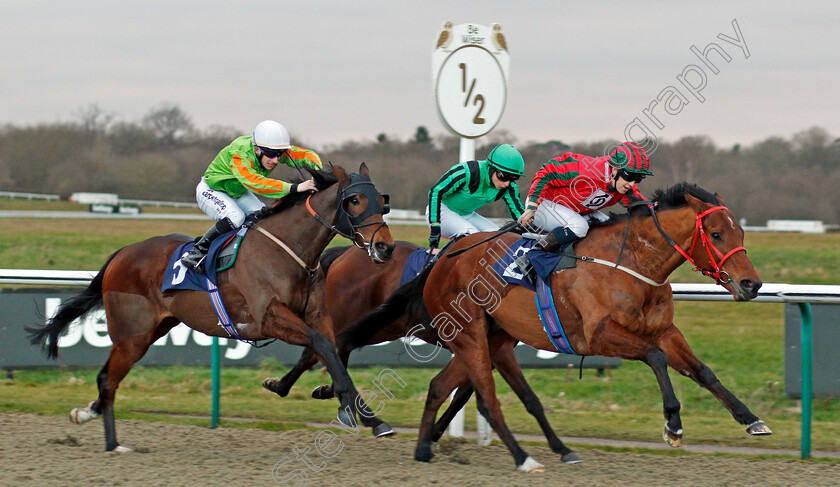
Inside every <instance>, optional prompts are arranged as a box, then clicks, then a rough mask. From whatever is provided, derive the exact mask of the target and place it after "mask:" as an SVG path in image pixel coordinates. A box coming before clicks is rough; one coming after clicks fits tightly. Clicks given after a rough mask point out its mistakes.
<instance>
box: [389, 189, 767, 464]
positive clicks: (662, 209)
mask: <svg viewBox="0 0 840 487" xmlns="http://www.w3.org/2000/svg"><path fill="white" fill-rule="evenodd" d="M653 202H655V203H657V205H658V210H657V211H656V212H655V213H653V212H651V211H650V210H649V209H648V208H647V207H645V208H641V207H638V208H633V209H631V211H630V213H629V214H628V215H625V216H614V217H613V218H612V219H611V220H610V221H608V222H606V223H603V224H597V225H594V226H593V227H592V229H591V230H590V232H589V235H588V236H587V238H586V239H584V240H581V241H579V242H577V243H576V244H575V246H574V250H575V253H576V254H577V255H578V256H586V257H589V258H590V259H589V260H588V261H584V262H580V263H578V265H577V266H576V267H574V268H570V269H565V270H562V271H557V272H554V273H552V274H551V277H550V284H551V290H552V297H553V300H554V303H555V305H556V308H557V314H558V316H559V318H560V322H561V323H562V324H563V328H564V329H565V334H566V337H567V339H568V342H569V344H570V345H571V346H572V348H573V349H574V351H575V352H577V353H579V354H581V355H603V356H607V357H619V358H623V359H628V360H641V361H643V362H645V363H646V364H648V366H650V368H651V369H652V370H653V372H654V375H655V376H656V379H657V381H658V383H659V387H660V390H661V393H662V399H663V407H664V415H665V419H666V423H665V431H664V433H663V438H664V439H665V441H666V442H667V443H668V444H669V445H671V446H679V445H680V444H681V441H682V420H681V419H680V413H679V411H680V403H679V401H678V400H677V397H676V395H675V394H674V389H673V387H672V385H671V381H670V378H669V376H668V370H667V367H668V365H670V366H671V367H672V368H674V369H675V370H677V371H678V372H679V373H681V374H683V375H685V376H688V377H690V378H691V379H693V380H694V381H695V382H697V383H698V384H699V385H701V386H702V387H704V388H706V389H708V390H709V391H710V392H711V393H712V394H714V396H715V397H716V398H718V400H719V401H720V402H721V403H722V404H723V405H724V406H725V407H726V408H727V409H728V410H729V411H730V413H731V414H732V416H733V417H734V418H735V420H736V421H737V422H738V423H740V424H742V425H745V426H746V429H747V432H748V433H749V434H751V435H768V434H771V431H770V429H769V428H767V426H766V425H765V424H764V422H763V421H761V420H760V419H759V418H758V417H756V415H755V414H753V413H752V412H751V411H750V410H749V409H748V408H747V407H746V406H745V405H744V404H743V403H742V402H741V401H740V400H738V398H736V397H735V396H734V395H733V394H732V393H731V392H730V391H729V390H727V389H726V388H725V387H724V386H723V385H722V384H721V383H720V382H719V381H718V379H717V377H715V375H714V373H713V372H712V371H711V370H710V369H709V368H708V367H707V366H706V365H704V364H703V362H701V361H700V360H699V359H698V358H697V357H696V356H695V355H694V353H693V352H692V351H691V348H690V347H689V345H688V343H686V341H685V339H684V338H683V335H682V333H680V331H679V330H678V329H677V327H676V325H675V324H674V322H673V319H674V303H673V295H672V293H671V288H670V286H669V285H667V284H668V276H669V275H670V274H671V273H672V272H673V271H674V270H675V269H676V268H677V267H679V266H680V265H681V264H682V263H683V262H684V261H685V260H686V259H688V260H690V261H691V262H692V263H693V264H694V265H695V266H696V267H697V268H698V269H699V270H701V271H702V272H703V273H704V274H706V275H710V276H712V277H714V278H715V279H716V280H717V282H718V283H719V284H721V285H723V286H724V287H725V288H726V289H727V290H729V292H730V293H732V295H733V297H734V298H735V300H736V301H746V300H750V299H753V298H755V297H756V296H757V293H758V289H759V288H760V287H761V280H760V278H759V276H758V273H757V272H756V270H755V268H754V267H753V264H752V262H751V261H750V259H749V258H748V257H747V254H746V251H745V249H744V247H743V241H744V232H743V230H742V229H741V227H740V226H739V225H738V223H736V220H735V218H734V216H733V215H732V213H731V212H730V211H729V210H728V209H727V208H726V207H725V206H723V201H722V200H721V199H720V198H719V197H718V196H717V195H713V194H711V193H709V192H708V191H706V190H704V189H702V188H699V187H697V186H694V185H688V184H685V183H683V184H679V185H676V186H674V187H672V188H670V189H668V190H666V191H658V192H657V193H656V194H655V195H654V199H653ZM486 237H487V236H486V234H474V235H470V236H468V237H466V238H464V239H462V240H460V241H458V242H457V243H456V244H455V245H453V246H452V248H451V250H450V252H456V251H458V250H459V249H465V248H467V247H470V246H473V245H475V244H478V245H475V246H474V247H473V248H470V250H469V251H467V252H464V253H461V254H460V255H457V256H452V257H451V258H442V259H441V260H440V261H439V262H438V264H437V265H435V266H434V267H433V268H432V269H431V270H430V271H428V272H427V273H425V274H421V275H420V277H418V279H416V280H415V281H412V282H411V283H409V284H407V285H406V287H412V286H413V287H414V300H415V301H416V300H422V302H423V304H424V305H425V307H426V310H427V312H428V314H429V316H427V317H426V323H432V324H434V323H436V322H438V323H443V322H445V320H444V321H441V320H440V318H441V317H459V316H460V317H463V320H462V321H460V322H457V323H455V329H456V330H457V333H454V334H453V333H451V331H452V327H451V326H450V327H448V328H447V332H448V333H449V335H448V336H445V337H444V336H441V339H442V340H446V341H447V342H448V345H449V349H450V350H451V351H452V352H453V353H454V354H455V356H457V357H459V358H460V359H461V360H462V361H463V362H465V363H469V364H471V367H470V368H469V369H468V374H469V379H470V381H471V382H472V384H473V386H474V387H475V389H476V392H477V393H478V394H480V395H481V396H482V398H483V399H484V401H485V403H486V405H487V409H488V419H489V421H490V424H491V426H492V427H493V428H494V429H495V431H496V432H497V434H498V435H499V437H500V439H501V440H502V441H503V442H504V443H505V445H506V446H507V447H508V449H509V450H510V452H511V454H512V455H513V457H514V460H515V462H516V465H517V469H519V470H523V471H534V470H539V469H541V468H542V465H540V464H539V463H538V462H536V461H535V460H534V459H533V458H531V457H530V456H528V454H527V453H525V451H524V450H522V448H521V447H520V446H519V445H518V443H517V442H516V440H515V439H514V437H513V435H512V434H511V432H510V430H509V429H508V428H507V426H506V425H505V421H504V416H503V414H502V411H501V407H500V405H499V401H498V399H497V398H496V390H495V384H494V382H493V375H492V372H491V369H492V367H491V357H490V352H489V347H488V338H487V337H488V332H489V331H491V330H493V329H495V328H501V329H502V330H504V331H505V332H507V333H508V334H509V335H510V336H511V337H512V339H514V340H519V341H522V342H525V343H527V344H529V345H531V346H533V347H535V348H538V349H542V350H549V351H556V349H555V346H554V344H553V343H552V341H551V340H550V339H549V337H548V336H547V335H546V332H545V329H544V327H543V324H542V322H541V321H540V318H539V316H538V313H537V311H536V309H535V306H534V293H533V292H532V291H530V290H528V289H527V288H524V287H520V286H512V285H506V286H504V287H502V288H501V289H498V288H497V289H496V291H498V293H499V296H500V298H501V299H500V301H495V300H491V299H486V300H485V299H483V297H479V298H480V299H464V296H468V295H470V293H473V294H474V290H471V289H470V285H471V283H473V282H474V281H475V279H476V278H477V276H481V277H482V278H483V279H484V282H489V283H493V282H499V276H498V275H491V273H493V274H495V270H493V269H492V267H491V266H489V265H488V264H487V260H486V259H487V256H488V255H491V254H492V252H488V249H490V247H491V246H493V247H495V246H498V245H499V243H500V241H501V243H502V244H504V245H506V246H508V247H509V246H510V245H511V244H513V242H514V241H515V240H516V239H517V238H518V237H517V236H516V235H512V234H505V235H503V236H501V237H499V239H492V240H490V241H487V242H484V243H482V240H483V239H486ZM496 254H497V255H498V252H496ZM447 255H448V253H447ZM619 256H622V257H621V259H620V260H621V262H620V264H621V266H622V268H621V269H619V268H616V267H615V265H610V264H607V265H600V264H601V263H608V262H614V263H615V262H616V261H617V260H618V258H619ZM593 259H596V260H593ZM598 260H600V261H602V262H600V263H599V262H598ZM402 291H403V294H404V293H406V292H408V293H410V292H411V290H409V289H402ZM390 304H393V303H391V300H389V302H386V303H385V304H384V305H383V306H389V305H390ZM412 305H413V304H412V303H411V302H410V301H409V302H406V303H405V304H404V306H406V307H408V306H412ZM453 306H458V308H459V309H457V310H456V309H454V308H453ZM451 321H452V320H450V323H451ZM456 321H457V320H456ZM442 328H443V327H441V328H439V329H437V331H438V334H439V335H441V334H442V332H443V330H442ZM446 375H447V371H446V370H444V371H443V372H442V373H441V375H439V376H438V377H435V379H434V380H433V382H432V384H431V385H430V387H429V396H428V398H427V402H426V410H425V412H424V415H423V420H422V422H421V425H420V433H419V438H418V445H417V450H416V452H415V458H416V459H418V460H428V459H429V458H431V456H432V453H431V448H430V440H431V439H432V435H433V434H434V432H433V425H434V420H435V416H436V413H437V410H438V409H439V408H440V406H441V404H442V403H443V402H444V401H445V400H446V398H447V397H448V394H449V391H448V390H446V389H445V388H441V387H439V383H443V382H446V381H447V379H446Z"/></svg>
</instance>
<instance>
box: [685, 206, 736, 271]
mask: <svg viewBox="0 0 840 487" xmlns="http://www.w3.org/2000/svg"><path fill="white" fill-rule="evenodd" d="M726 209H727V208H726V207H725V206H713V207H711V208H709V209H708V210H706V211H704V212H703V213H697V215H695V219H694V238H693V239H692V240H691V248H690V249H688V252H686V251H685V250H683V249H682V248H680V246H679V245H677V244H676V243H674V244H672V245H673V246H674V248H675V249H677V252H679V253H680V254H682V256H683V257H685V259H686V260H687V261H689V262H691V263H692V264H693V265H694V269H692V270H695V271H697V272H700V273H702V274H703V275H704V276H709V277H712V278H714V279H715V280H716V281H717V283H718V284H721V285H723V284H727V283H730V282H732V279H730V278H729V273H727V272H726V271H724V270H721V267H723V263H724V262H726V260H727V259H729V258H730V257H732V255H733V254H734V253H735V252H739V251H741V250H743V251H744V252H746V251H747V249H746V248H744V247H743V246H742V247H735V248H734V249H732V250H730V251H729V252H727V253H726V255H724V254H723V252H721V251H720V250H718V249H717V247H715V246H714V245H713V244H712V242H711V241H710V240H709V236H708V235H706V231H705V230H704V229H703V221H702V220H703V217H704V216H706V215H708V214H709V213H713V212H715V211H718V210H726ZM698 235H699V236H700V243H702V244H703V247H706V252H707V253H708V254H709V262H710V263H711V265H712V269H713V270H711V271H709V270H706V269H703V268H701V267H700V266H698V265H697V263H696V262H694V259H692V258H691V254H692V253H693V252H694V246H695V245H696V244H697V236H698ZM712 250H714V251H715V253H716V254H717V255H718V257H720V262H718V261H716V260H715V255H714V254H713V253H712ZM724 274H725V275H726V280H724V279H722V278H721V276H723V275H724Z"/></svg>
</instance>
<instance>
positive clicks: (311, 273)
mask: <svg viewBox="0 0 840 487" xmlns="http://www.w3.org/2000/svg"><path fill="white" fill-rule="evenodd" d="M253 228H256V229H257V231H259V232H260V233H261V234H263V235H265V236H266V237H268V238H269V239H270V240H271V241H272V242H274V243H276V244H277V245H279V246H280V248H281V249H283V250H285V251H286V253H288V254H289V255H290V256H291V257H292V258H293V259H294V260H295V262H297V263H298V264H299V265H300V266H301V267H303V270H304V271H306V300H305V301H304V302H303V310H302V311H301V312H300V314H301V315H303V314H304V313H306V308H307V307H308V306H309V296H310V295H311V294H312V284H313V283H314V282H315V274H316V273H317V272H318V269H320V268H321V260H320V259H318V263H317V264H316V265H315V267H309V266H308V265H306V262H304V261H303V259H301V258H300V257H298V255H297V254H296V253H295V252H294V251H293V250H292V249H291V248H289V246H288V245H286V244H284V243H283V241H282V240H280V239H279V238H277V237H275V236H274V235H272V234H271V233H269V232H268V231H267V230H266V229H264V228H262V227H258V226H256V225H254V226H253Z"/></svg>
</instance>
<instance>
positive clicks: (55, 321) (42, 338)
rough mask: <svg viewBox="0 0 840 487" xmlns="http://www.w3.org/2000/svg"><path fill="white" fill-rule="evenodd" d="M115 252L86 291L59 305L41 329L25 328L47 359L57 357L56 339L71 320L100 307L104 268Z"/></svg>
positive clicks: (31, 341) (33, 342)
mask: <svg viewBox="0 0 840 487" xmlns="http://www.w3.org/2000/svg"><path fill="white" fill-rule="evenodd" d="M117 252H119V251H117ZM117 252H114V253H113V254H111V256H110V257H108V260H107V261H106V262H105V265H103V266H102V269H100V270H99V274H97V275H96V277H94V278H93V280H92V281H91V282H90V285H89V286H88V287H87V289H85V290H84V291H82V292H81V293H79V294H78V295H76V296H74V297H72V298H71V299H69V300H67V301H64V302H63V303H61V306H59V307H58V312H57V313H56V314H55V316H53V317H52V318H50V319H49V320H47V324H46V325H44V326H43V327H26V332H27V333H28V334H29V341H30V343H32V344H33V345H38V344H41V349H42V350H44V351H45V352H46V354H47V357H49V358H56V357H58V337H59V335H61V332H63V331H64V330H65V329H66V328H67V327H68V326H70V323H72V322H73V320H75V319H76V318H79V317H80V316H84V315H85V314H87V313H89V312H90V311H92V310H94V309H96V308H99V307H101V306H102V277H103V276H104V275H105V268H106V267H108V264H110V263H111V260H113V258H114V256H115V255H117Z"/></svg>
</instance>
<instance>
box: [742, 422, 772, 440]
mask: <svg viewBox="0 0 840 487" xmlns="http://www.w3.org/2000/svg"><path fill="white" fill-rule="evenodd" d="M747 433H749V434H751V435H753V436H766V435H772V434H773V432H772V431H770V428H768V427H767V425H766V424H764V421H762V420H760V419H759V420H758V421H756V422H754V423H751V424H749V425H747Z"/></svg>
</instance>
